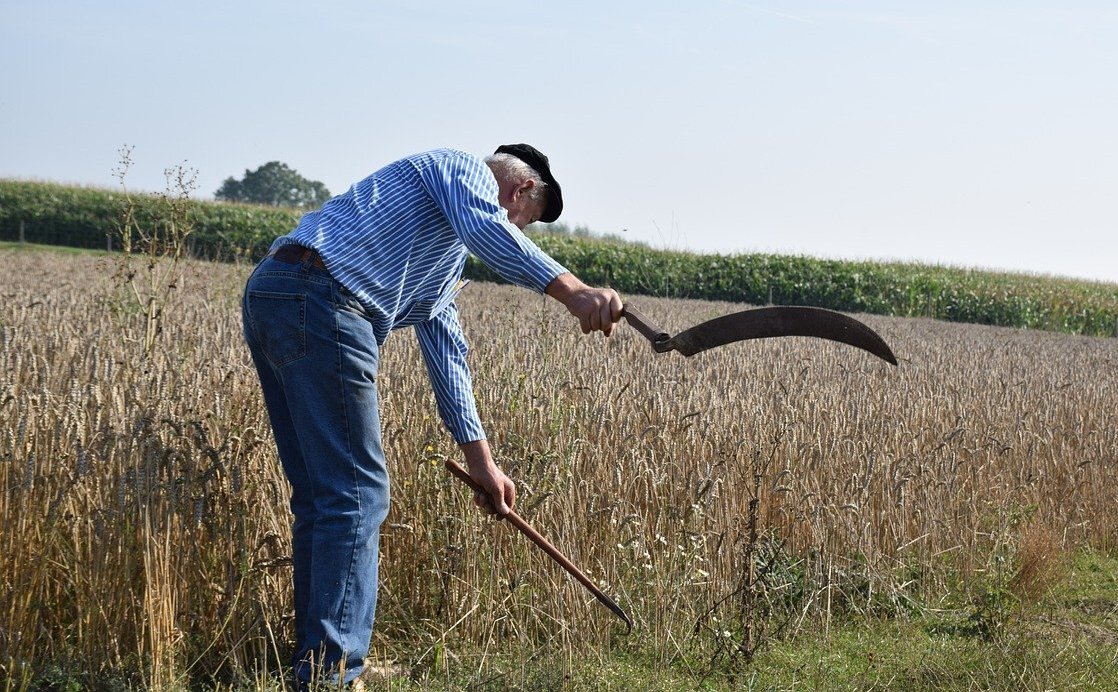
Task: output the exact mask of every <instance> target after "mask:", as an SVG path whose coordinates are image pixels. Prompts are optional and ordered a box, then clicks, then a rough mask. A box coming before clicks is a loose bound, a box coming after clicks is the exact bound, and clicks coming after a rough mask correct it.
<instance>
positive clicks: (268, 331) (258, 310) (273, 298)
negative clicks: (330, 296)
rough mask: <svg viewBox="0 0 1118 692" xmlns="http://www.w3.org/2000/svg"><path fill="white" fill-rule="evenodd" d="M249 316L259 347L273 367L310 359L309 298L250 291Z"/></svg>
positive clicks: (300, 295) (298, 295) (291, 294)
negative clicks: (304, 358)
mask: <svg viewBox="0 0 1118 692" xmlns="http://www.w3.org/2000/svg"><path fill="white" fill-rule="evenodd" d="M248 314H249V319H250V320H251V321H252V333H253V336H254V337H255V338H256V343H257V346H258V347H259V348H260V350H261V351H262V352H263V353H264V356H265V357H267V359H268V362H270V363H271V364H272V367H276V368H278V367H280V366H281V365H284V364H286V363H290V362H291V361H293V360H298V359H299V358H302V357H303V356H305V355H307V327H306V324H307V296H306V295H304V294H301V293H272V292H269V291H249V293H248Z"/></svg>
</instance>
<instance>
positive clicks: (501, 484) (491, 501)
mask: <svg viewBox="0 0 1118 692" xmlns="http://www.w3.org/2000/svg"><path fill="white" fill-rule="evenodd" d="M459 447H460V448H461V449H462V454H463V455H464V456H465V457H466V468H467V469H468V470H469V472H470V478H473V479H474V480H475V481H477V483H478V485H480V486H481V487H483V488H485V490H486V492H488V493H489V494H488V495H480V494H475V495H474V504H476V505H477V506H478V507H479V508H481V510H482V511H483V512H485V513H486V514H497V515H498V518H499V517H500V515H503V514H508V513H509V511H510V510H511V509H512V507H513V505H515V504H516V484H515V483H513V482H512V479H511V478H509V477H508V476H506V475H505V472H504V471H502V470H501V469H499V468H498V467H497V464H496V463H494V461H493V455H492V453H491V452H490V451H489V443H488V442H486V441H485V440H477V441H475V442H466V443H465V444H461V445H459Z"/></svg>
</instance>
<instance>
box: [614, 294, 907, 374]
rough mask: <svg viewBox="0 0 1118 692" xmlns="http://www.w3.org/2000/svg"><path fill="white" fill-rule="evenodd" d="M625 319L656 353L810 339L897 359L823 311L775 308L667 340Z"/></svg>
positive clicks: (851, 324) (852, 322)
mask: <svg viewBox="0 0 1118 692" xmlns="http://www.w3.org/2000/svg"><path fill="white" fill-rule="evenodd" d="M625 317H626V318H627V319H628V320H629V321H630V322H631V323H633V324H634V326H636V327H637V329H638V330H640V331H641V333H642V334H644V335H645V336H646V337H648V339H649V341H651V342H652V347H653V348H654V349H655V350H656V351H657V352H658V353H663V352H665V351H672V350H674V351H679V352H680V353H682V354H683V355H685V356H693V355H695V354H696V353H702V352H703V351H706V350H707V349H711V348H715V347H717V346H724V345H726V344H732V343H734V342H736V341H745V340H747V339H765V338H769V337H775V336H811V337H816V338H819V339H829V340H830V341H838V342H840V343H844V344H848V345H850V346H854V347H856V348H860V349H862V350H864V351H868V352H870V353H872V354H873V355H875V356H877V357H878V358H881V359H882V360H884V361H886V362H888V363H891V364H893V365H896V364H897V357H896V356H894V355H893V351H892V349H890V348H889V345H888V344H886V343H885V341H884V340H883V339H882V338H881V337H880V336H878V335H877V332H875V331H874V330H872V329H870V328H869V327H868V326H866V325H865V324H863V323H862V322H859V321H858V320H856V319H854V318H853V317H848V316H847V315H844V314H842V313H840V312H835V311H833V310H826V309H823V308H812V307H803V306H777V307H768V308H757V309H755V310H743V311H742V312H737V313H734V314H732V315H726V316H724V317H717V318H715V319H713V320H710V321H708V322H703V323H702V324H699V325H696V326H694V327H691V328H690V329H687V330H684V331H682V332H680V333H679V334H676V335H675V336H673V337H670V338H669V337H667V334H666V333H665V332H663V331H662V330H660V329H659V328H657V327H655V326H651V325H649V324H648V323H647V320H644V319H643V315H641V314H640V313H639V312H636V311H635V310H632V309H630V308H629V306H625ZM653 335H655V337H654V336H653Z"/></svg>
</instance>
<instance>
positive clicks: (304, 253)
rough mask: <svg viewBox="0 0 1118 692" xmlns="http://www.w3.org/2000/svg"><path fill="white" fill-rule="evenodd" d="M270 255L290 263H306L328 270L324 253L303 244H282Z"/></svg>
mask: <svg viewBox="0 0 1118 692" xmlns="http://www.w3.org/2000/svg"><path fill="white" fill-rule="evenodd" d="M268 256H269V257H272V258H273V259H278V260H279V261H280V262H287V263H288V264H300V263H306V264H310V265H311V266H312V267H317V268H319V269H322V270H324V271H325V270H326V263H325V262H323V261H322V255H320V254H318V251H317V250H313V249H311V248H309V247H303V246H302V245H281V246H280V247H279V248H277V249H276V251H275V252H272V253H270V254H269V255H268Z"/></svg>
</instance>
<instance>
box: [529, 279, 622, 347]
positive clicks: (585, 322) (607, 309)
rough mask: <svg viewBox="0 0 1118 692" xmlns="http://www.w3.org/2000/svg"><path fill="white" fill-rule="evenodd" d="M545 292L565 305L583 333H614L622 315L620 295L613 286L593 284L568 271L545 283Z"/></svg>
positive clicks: (607, 334)
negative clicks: (614, 328) (596, 285)
mask: <svg viewBox="0 0 1118 692" xmlns="http://www.w3.org/2000/svg"><path fill="white" fill-rule="evenodd" d="M547 295H549V296H551V297H552V298H554V299H555V300H558V301H559V302H560V303H562V304H563V305H565V306H566V308H567V310H569V311H570V313H571V314H572V315H574V316H575V317H577V318H578V321H579V324H580V325H581V326H582V333H583V334H589V333H590V332H597V331H600V332H602V333H603V334H605V335H606V336H609V335H610V334H612V333H613V325H615V324H617V321H618V320H620V319H621V310H622V308H623V305H622V303H621V296H619V295H617V291H615V290H613V289H612V288H593V287H591V286H587V285H586V284H584V283H582V281H580V280H579V278H578V277H576V276H575V275H574V274H571V273H570V272H567V273H566V274H560V275H559V276H557V277H555V279H554V280H553V281H552V282H551V283H550V284H548V285H547Z"/></svg>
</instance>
